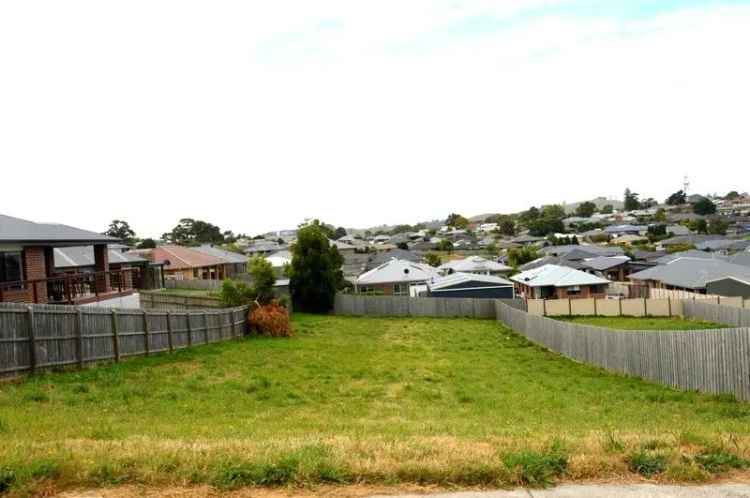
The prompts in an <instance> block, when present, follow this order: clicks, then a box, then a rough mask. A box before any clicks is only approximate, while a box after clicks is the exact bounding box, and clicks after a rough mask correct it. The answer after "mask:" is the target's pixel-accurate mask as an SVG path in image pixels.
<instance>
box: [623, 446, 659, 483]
mask: <svg viewBox="0 0 750 498" xmlns="http://www.w3.org/2000/svg"><path fill="white" fill-rule="evenodd" d="M627 462H628V468H629V469H630V471H631V472H637V473H639V474H641V475H642V476H643V477H649V478H650V477H653V476H654V475H656V474H661V473H662V472H664V470H665V469H666V468H667V459H666V457H665V456H664V455H654V454H650V453H647V452H645V451H639V452H637V453H633V454H632V455H630V456H629V457H628V458H627Z"/></svg>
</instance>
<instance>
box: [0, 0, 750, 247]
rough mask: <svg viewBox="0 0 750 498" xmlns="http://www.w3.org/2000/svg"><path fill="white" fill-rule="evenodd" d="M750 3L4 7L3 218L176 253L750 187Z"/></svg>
mask: <svg viewBox="0 0 750 498" xmlns="http://www.w3.org/2000/svg"><path fill="white" fill-rule="evenodd" d="M748 26H750V1H708V0H703V1H698V0H685V1H675V0H655V1H645V0H600V1H593V0H568V1H565V0H495V1H489V0H408V1H404V0H377V1H375V0H373V1H359V0H316V1H314V2H311V1H309V0H299V1H291V0H274V1H272V2H267V1H263V2H261V1H254V0H245V1H230V0H226V1H216V2H209V1H200V2H198V1H191V0H179V1H165V0H148V1H139V0H129V1H127V2H114V1H104V0H94V1H78V0H69V1H65V2H60V1H58V0H51V1H37V0H26V1H20V0H19V1H14V0H9V1H5V2H0V171H1V173H0V187H1V188H0V213H2V214H7V215H11V216H17V217H20V218H25V219H30V220H34V221H40V222H59V223H65V224H68V225H72V226H77V227H80V228H86V229H90V230H95V231H103V230H105V229H106V227H107V225H108V224H109V222H110V221H111V220H112V219H124V220H126V221H128V222H129V223H130V225H131V226H132V227H133V228H134V229H135V230H136V232H137V233H138V235H139V236H142V237H146V236H159V235H161V234H162V233H163V232H166V231H169V230H171V228H172V227H174V226H175V225H176V224H177V222H178V220H179V219H180V218H186V217H190V218H195V219H203V220H205V221H209V222H211V223H214V224H216V225H219V226H220V227H221V228H222V229H231V230H233V231H234V232H245V233H250V234H256V233H261V232H265V231H268V230H276V229H283V228H293V227H296V226H297V225H298V224H299V223H300V222H301V221H302V220H303V219H305V218H320V219H322V220H324V221H326V222H328V223H331V224H334V225H337V226H345V227H370V226H375V225H380V224H396V223H416V222H418V221H424V220H432V219H438V218H445V217H446V216H447V215H448V214H449V213H451V212H459V213H461V214H464V215H466V216H472V215H476V214H481V213H489V212H515V211H520V210H523V209H527V208H528V207H529V206H531V205H537V206H538V205H541V204H551V203H563V202H576V201H580V200H585V199H590V198H593V197H596V196H608V197H615V198H621V197H622V193H623V191H624V190H625V188H626V187H629V188H630V189H631V190H634V191H635V192H638V193H640V194H641V195H642V196H646V197H655V198H657V199H661V200H663V199H664V198H666V197H667V196H668V195H669V194H670V193H672V192H674V191H676V190H679V189H680V188H682V182H683V177H684V176H685V175H688V176H689V179H690V190H691V191H692V192H695V193H726V192H727V191H729V190H740V191H742V190H750V139H748V124H749V123H748V120H749V119H750V64H748V53H747V51H748V47H750V29H748Z"/></svg>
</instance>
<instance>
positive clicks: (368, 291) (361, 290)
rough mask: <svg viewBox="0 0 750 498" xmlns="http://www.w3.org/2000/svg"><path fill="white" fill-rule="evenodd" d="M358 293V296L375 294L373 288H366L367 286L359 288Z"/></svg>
mask: <svg viewBox="0 0 750 498" xmlns="http://www.w3.org/2000/svg"><path fill="white" fill-rule="evenodd" d="M359 293H360V294H374V293H375V288H374V287H367V286H365V287H360V288H359Z"/></svg>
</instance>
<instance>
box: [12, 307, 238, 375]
mask: <svg viewBox="0 0 750 498" xmlns="http://www.w3.org/2000/svg"><path fill="white" fill-rule="evenodd" d="M246 321H247V307H242V308H231V309H223V310H217V311H209V310H201V311H195V312H179V311H142V310H133V309H117V308H91V307H74V306H59V305H19V304H9V303H3V304H0V375H11V374H16V373H21V372H27V371H31V372H33V371H35V370H38V369H43V368H53V367H63V366H68V365H78V366H84V365H86V364H89V363H93V362H97V361H103V360H114V361H120V359H122V358H125V357H128V356H138V355H149V354H152V353H157V352H162V351H174V350H177V349H182V348H187V347H192V346H196V345H200V344H207V343H211V342H219V341H225V340H230V339H235V338H239V337H242V335H243V334H244V331H245V328H246Z"/></svg>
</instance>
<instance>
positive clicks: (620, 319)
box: [551, 316, 729, 330]
mask: <svg viewBox="0 0 750 498" xmlns="http://www.w3.org/2000/svg"><path fill="white" fill-rule="evenodd" d="M551 318H554V319H555V320H562V321H565V322H573V323H580V324H582V325H595V326H597V327H607V328H610V329H620V330H704V329H723V328H728V327H729V325H725V324H722V323H715V322H707V321H703V320H693V319H686V318H680V317H635V316H556V317H551Z"/></svg>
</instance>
